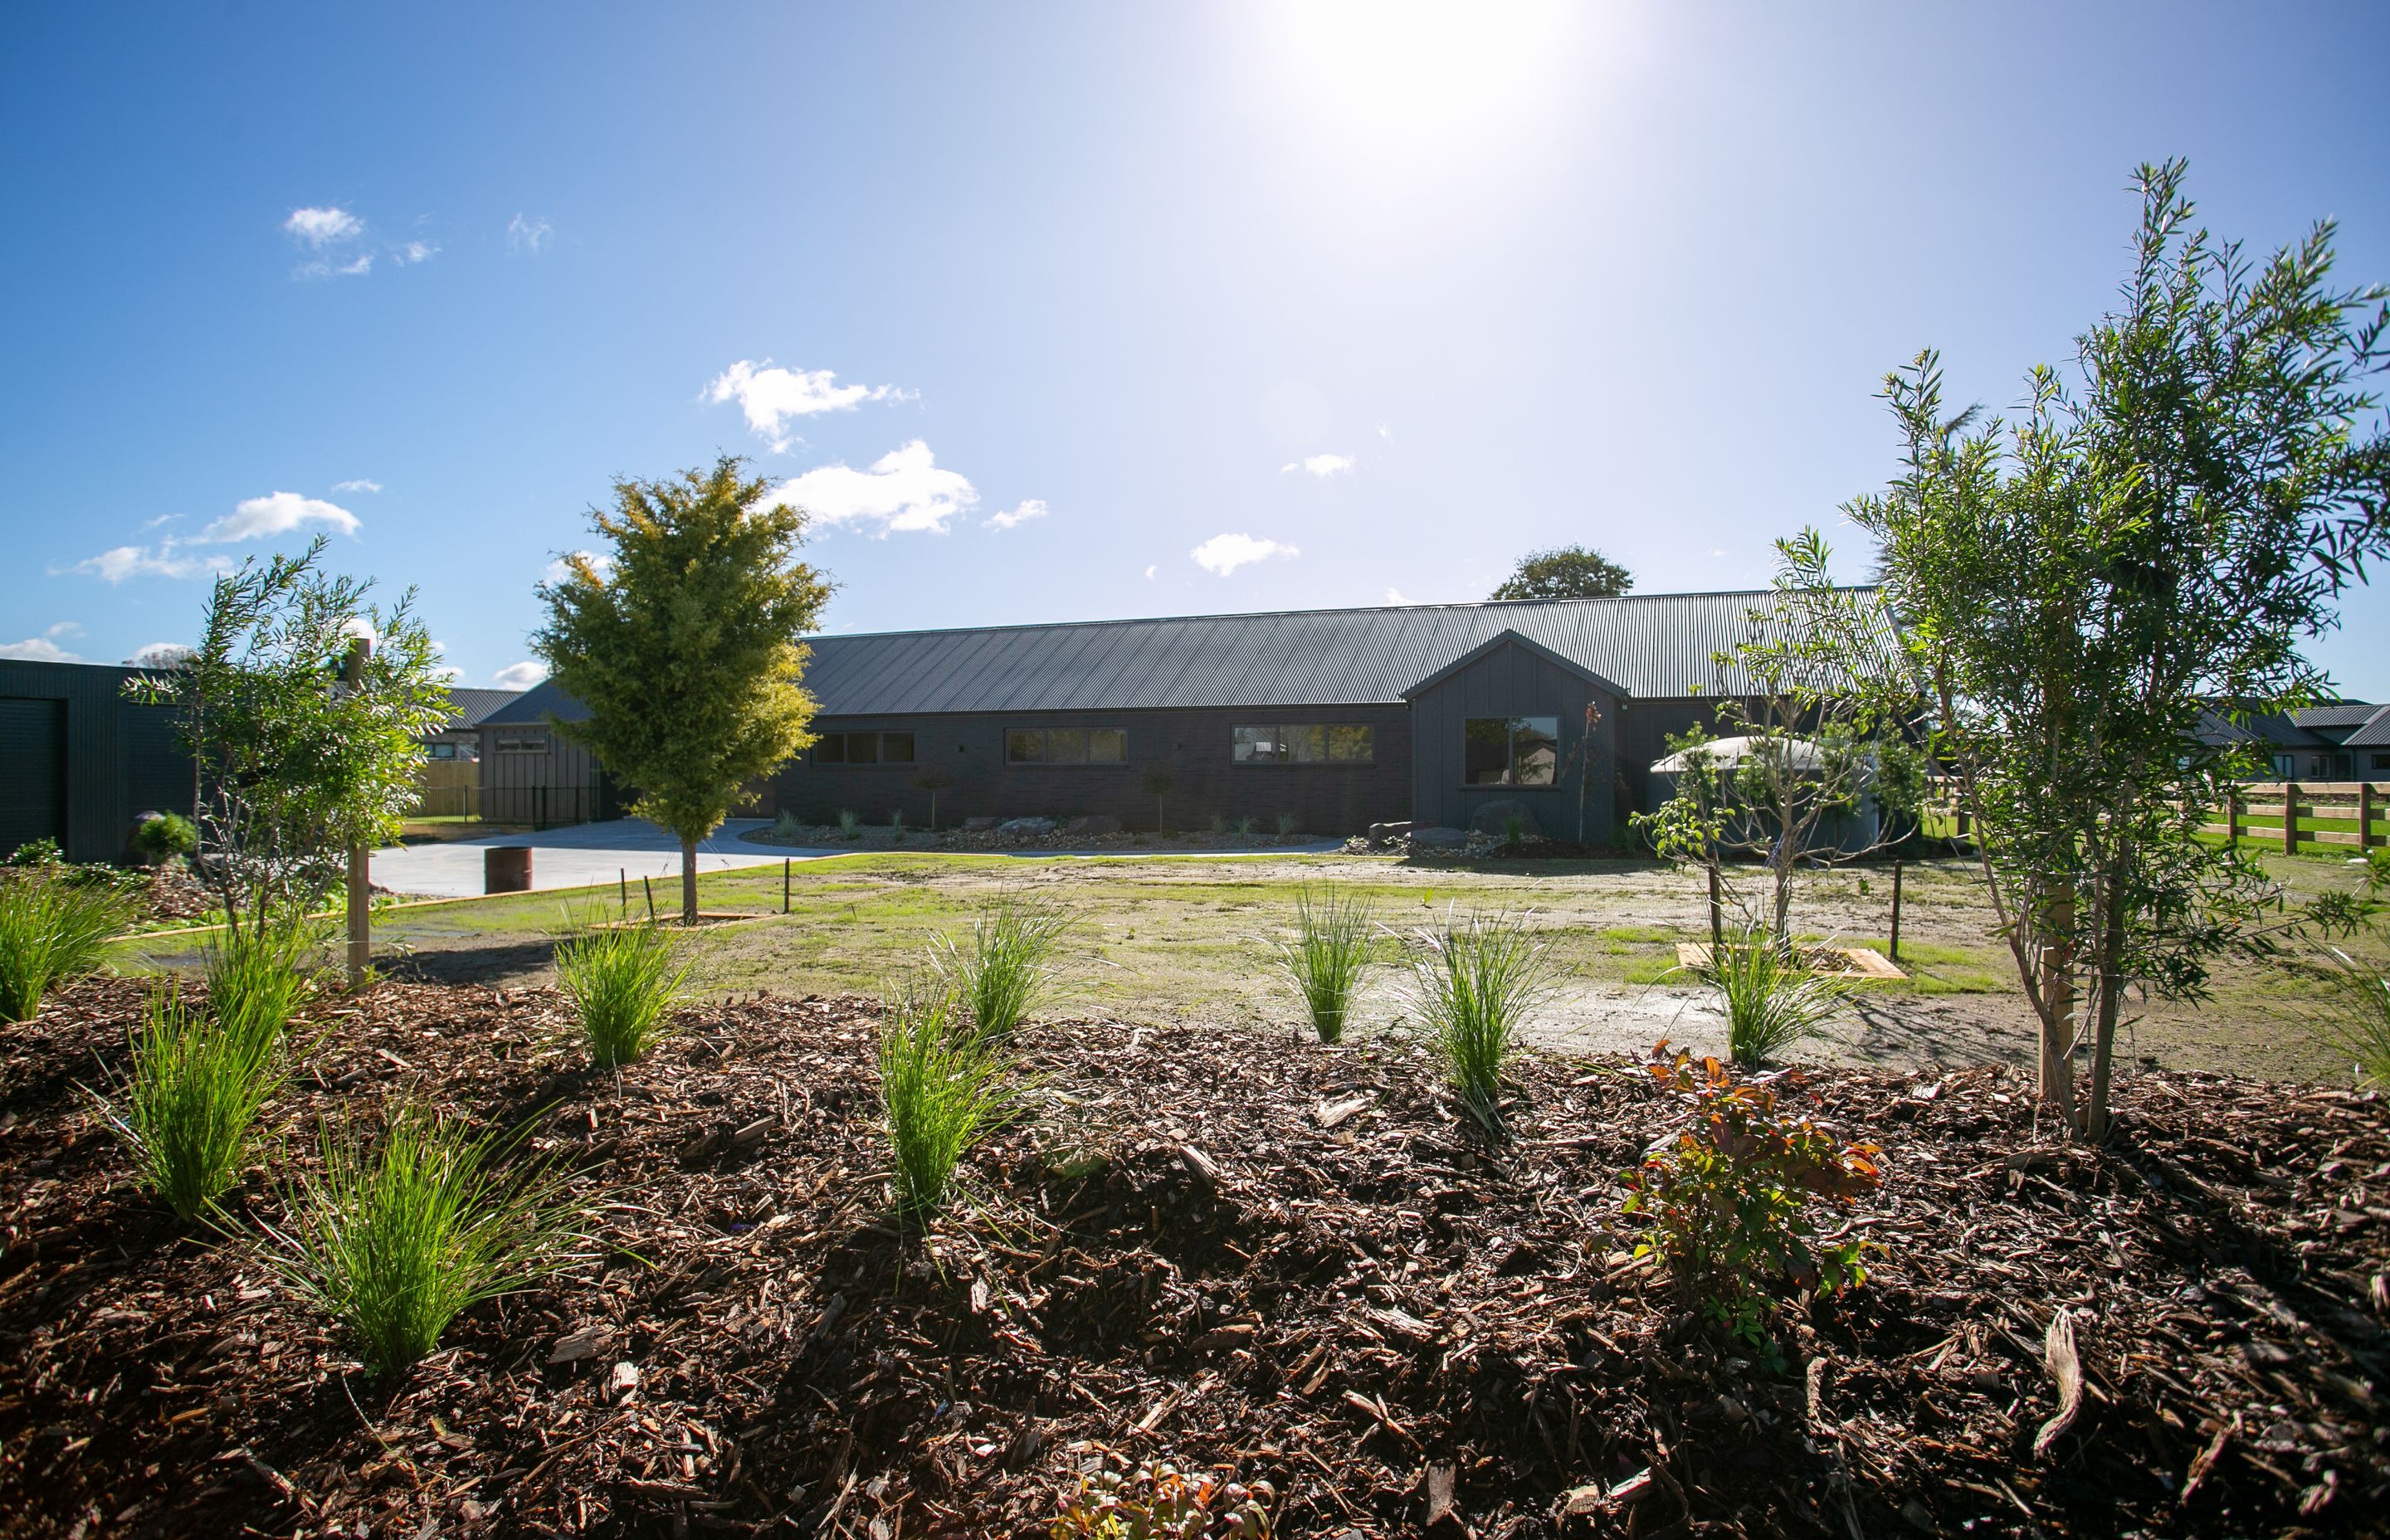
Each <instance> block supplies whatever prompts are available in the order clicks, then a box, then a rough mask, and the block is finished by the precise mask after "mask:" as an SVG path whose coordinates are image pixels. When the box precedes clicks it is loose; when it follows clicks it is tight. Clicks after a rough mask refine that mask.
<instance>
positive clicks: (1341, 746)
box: [1230, 722, 1377, 764]
mask: <svg viewBox="0 0 2390 1540" xmlns="http://www.w3.org/2000/svg"><path fill="white" fill-rule="evenodd" d="M1230 757H1231V758H1233V759H1234V760H1235V761H1236V763H1237V764H1368V763H1370V761H1372V760H1374V759H1376V758H1377V729H1376V728H1374V727H1371V726H1369V725H1368V724H1367V723H1361V722H1341V723H1326V724H1321V723H1303V722H1291V723H1286V724H1283V725H1279V724H1272V725H1266V726H1257V727H1239V728H1237V729H1236V730H1235V732H1234V734H1233V736H1232V738H1231V747H1230Z"/></svg>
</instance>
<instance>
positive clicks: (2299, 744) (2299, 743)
mask: <svg viewBox="0 0 2390 1540" xmlns="http://www.w3.org/2000/svg"><path fill="white" fill-rule="evenodd" d="M2199 737H2200V740H2201V741H2202V742H2204V743H2208V744H2211V745H2215V746H2217V747H2221V746H2224V745H2227V744H2234V743H2247V744H2252V745H2254V746H2255V748H2256V750H2257V751H2258V752H2259V753H2261V754H2263V755H2265V756H2266V759H2267V761H2268V773H2269V774H2270V776H2271V777H2272V778H2273V779H2275V780H2278V781H2294V780H2317V781H2323V780H2353V779H2360V778H2362V779H2371V777H2373V776H2380V775H2384V774H2390V706H2376V705H2372V704H2370V703H2368V702H2366V701H2362V700H2332V701H2326V702H2325V703H2323V704H2321V705H2317V706H2303V707H2301V708H2299V709H2298V710H2296V711H2291V712H2268V713H2266V714H2264V715H2256V716H2248V717H2244V718H2242V719H2241V720H2240V721H2237V722H2235V721H2232V720H2230V719H2229V718H2227V717H2225V716H2224V715H2223V714H2222V713H2220V712H2209V713H2208V714H2207V716H2206V718H2205V720H2204V722H2202V724H2201V725H2200V733H2199Z"/></svg>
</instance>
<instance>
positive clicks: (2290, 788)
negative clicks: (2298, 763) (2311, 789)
mask: <svg viewBox="0 0 2390 1540" xmlns="http://www.w3.org/2000/svg"><path fill="white" fill-rule="evenodd" d="M2282 853H2283V854H2284V855H2296V854H2297V853H2299V783H2298V782H2296V781H2284V782H2283V783H2282Z"/></svg>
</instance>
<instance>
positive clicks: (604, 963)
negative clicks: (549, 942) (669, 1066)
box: [556, 925, 689, 1070]
mask: <svg viewBox="0 0 2390 1540" xmlns="http://www.w3.org/2000/svg"><path fill="white" fill-rule="evenodd" d="M688 970H689V964H688V963H687V961H686V960H684V959H683V957H682V956H681V951H680V948H679V947H678V946H677V945H676V944H675V943H674V940H673V938H672V936H671V935H670V934H669V933H668V932H666V931H665V930H663V928H662V927H661V926H658V925H613V926H592V927H589V928H587V929H585V930H582V931H581V933H580V934H578V935H575V936H572V937H571V938H569V939H567V940H566V941H565V942H564V943H562V944H560V945H559V946H558V947H557V949H556V978H557V982H558V984H559V986H561V987H562V989H563V991H564V995H565V998H566V999H568V1000H570V1001H571V1002H572V1013H573V1019H574V1020H576V1021H578V1022H579V1023H580V1026H581V1037H582V1040H583V1041H584V1042H585V1043H586V1044H588V1046H589V1061H590V1062H591V1063H593V1064H595V1065H596V1066H597V1067H598V1068H599V1069H601V1070H612V1069H618V1068H620V1067H621V1066H623V1065H624V1064H629V1063H631V1062H633V1061H635V1060H636V1059H643V1058H645V1057H646V1056H647V1054H648V1051H649V1049H651V1048H653V1047H654V1046H656V1045H657V1044H659V1043H661V1042H662V1041H663V1040H664V1039H665V1038H666V1037H668V1036H670V1035H671V1034H672V1016H673V1012H674V1011H675V1009H677V1008H678V1007H679V1006H680V1003H681V997H682V986H683V985H685V984H686V983H687V982H688Z"/></svg>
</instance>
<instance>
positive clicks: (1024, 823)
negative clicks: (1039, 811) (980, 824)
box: [996, 818, 1060, 839]
mask: <svg viewBox="0 0 2390 1540" xmlns="http://www.w3.org/2000/svg"><path fill="white" fill-rule="evenodd" d="M1057 828H1060V825H1058V824H1056V823H1055V822H1054V820H1053V819H1051V818H1010V819H1007V820H1006V821H1005V822H1003V823H1000V824H998V825H996V832H997V833H998V834H1009V835H1014V836H1017V837H1019V838H1021V839H1028V838H1031V837H1033V836H1034V835H1039V834H1051V833H1053V832H1054V830H1055V829H1057Z"/></svg>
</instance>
